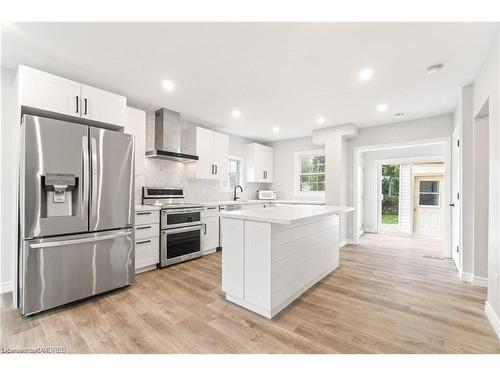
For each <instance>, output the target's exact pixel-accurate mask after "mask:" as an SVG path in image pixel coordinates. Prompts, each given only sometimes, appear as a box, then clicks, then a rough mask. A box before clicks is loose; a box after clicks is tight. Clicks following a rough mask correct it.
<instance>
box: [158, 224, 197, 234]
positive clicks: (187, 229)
mask: <svg viewBox="0 0 500 375" xmlns="http://www.w3.org/2000/svg"><path fill="white" fill-rule="evenodd" d="M202 227H203V225H202V224H196V225H191V226H187V227H182V228H175V229H164V230H162V231H161V234H174V233H182V232H191V231H194V230H200V231H201V230H202Z"/></svg>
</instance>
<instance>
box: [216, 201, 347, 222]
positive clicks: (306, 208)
mask: <svg viewBox="0 0 500 375" xmlns="http://www.w3.org/2000/svg"><path fill="white" fill-rule="evenodd" d="M350 211H354V208H352V207H340V206H318V205H309V204H308V205H305V204H295V205H288V206H277V207H268V208H250V209H246V210H237V211H229V212H221V213H220V216H221V217H227V218H231V219H240V220H252V221H262V222H266V223H273V224H299V223H302V222H307V221H310V220H311V219H320V218H323V217H328V216H332V215H337V214H343V213H346V212H350Z"/></svg>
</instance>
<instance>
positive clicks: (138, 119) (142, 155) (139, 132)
mask: <svg viewBox="0 0 500 375" xmlns="http://www.w3.org/2000/svg"><path fill="white" fill-rule="evenodd" d="M125 133H127V134H131V135H133V136H134V146H135V174H136V175H144V174H145V172H146V171H145V169H146V167H145V160H146V112H144V111H141V110H139V109H135V108H132V107H127V117H126V121H125Z"/></svg>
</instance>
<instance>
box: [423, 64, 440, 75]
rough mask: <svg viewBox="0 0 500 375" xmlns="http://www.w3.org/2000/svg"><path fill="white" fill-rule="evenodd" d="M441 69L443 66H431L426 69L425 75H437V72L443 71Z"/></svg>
mask: <svg viewBox="0 0 500 375" xmlns="http://www.w3.org/2000/svg"><path fill="white" fill-rule="evenodd" d="M443 67H444V65H443V64H435V65H431V66H429V67H428V68H427V74H432V73H437V72H439V71H441V70H443Z"/></svg>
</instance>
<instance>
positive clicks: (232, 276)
mask: <svg viewBox="0 0 500 375" xmlns="http://www.w3.org/2000/svg"><path fill="white" fill-rule="evenodd" d="M244 229H245V222H244V221H243V220H236V219H224V220H223V221H222V230H223V232H224V251H223V252H222V269H223V270H224V269H225V272H222V290H223V291H225V292H226V293H227V294H229V295H232V296H234V297H235V298H243V294H244V293H243V288H244V276H245V270H244V266H245V259H244V257H245V230H244Z"/></svg>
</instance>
